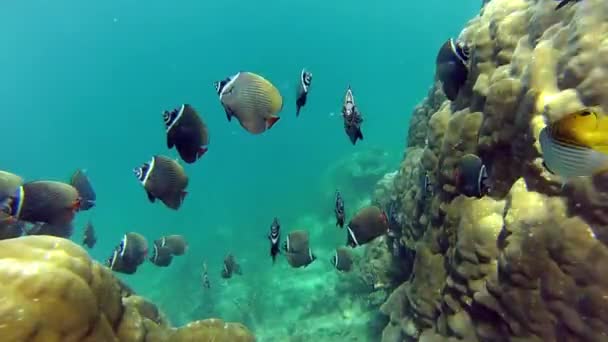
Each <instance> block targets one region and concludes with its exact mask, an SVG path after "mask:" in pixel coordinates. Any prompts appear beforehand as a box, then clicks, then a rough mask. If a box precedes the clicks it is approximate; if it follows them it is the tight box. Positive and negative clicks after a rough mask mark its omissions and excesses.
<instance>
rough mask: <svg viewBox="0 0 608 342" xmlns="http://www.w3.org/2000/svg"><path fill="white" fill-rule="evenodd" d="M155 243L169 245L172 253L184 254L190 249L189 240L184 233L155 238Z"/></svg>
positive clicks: (160, 245) (161, 245)
mask: <svg viewBox="0 0 608 342" xmlns="http://www.w3.org/2000/svg"><path fill="white" fill-rule="evenodd" d="M154 245H156V246H159V247H167V248H168V249H169V251H170V252H171V254H172V255H184V253H186V251H187V250H188V242H186V239H185V238H184V237H183V236H182V235H167V236H163V237H161V238H160V239H158V240H154Z"/></svg>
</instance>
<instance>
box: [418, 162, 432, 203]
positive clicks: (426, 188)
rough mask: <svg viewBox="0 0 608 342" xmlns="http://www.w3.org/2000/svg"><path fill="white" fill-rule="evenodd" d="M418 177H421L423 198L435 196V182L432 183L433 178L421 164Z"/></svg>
mask: <svg viewBox="0 0 608 342" xmlns="http://www.w3.org/2000/svg"><path fill="white" fill-rule="evenodd" d="M418 172H419V173H418V175H419V177H420V178H419V179H418V181H419V183H420V193H421V195H422V196H421V197H422V198H423V199H424V198H427V195H428V196H433V192H434V189H433V188H434V185H433V182H432V181H431V177H430V176H429V172H428V171H427V170H425V168H424V166H422V164H420V171H418Z"/></svg>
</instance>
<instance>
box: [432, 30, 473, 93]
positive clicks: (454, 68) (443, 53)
mask: <svg viewBox="0 0 608 342" xmlns="http://www.w3.org/2000/svg"><path fill="white" fill-rule="evenodd" d="M470 54H471V51H470V48H469V46H468V45H467V44H466V43H464V42H461V41H454V39H452V38H450V39H448V40H447V41H446V42H445V43H444V44H443V45H442V46H441V48H440V49H439V52H438V53H437V58H436V60H435V73H436V75H437V78H438V79H439V80H440V81H441V85H442V88H443V92H444V93H445V95H446V97H447V98H448V99H449V100H450V101H454V100H455V99H456V97H457V96H458V93H459V92H460V89H461V88H462V86H463V85H464V84H465V82H466V81H467V78H468V77H469V58H470Z"/></svg>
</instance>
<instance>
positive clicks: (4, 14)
mask: <svg viewBox="0 0 608 342" xmlns="http://www.w3.org/2000/svg"><path fill="white" fill-rule="evenodd" d="M480 5H481V4H480V2H479V1H462V2H455V1H450V2H448V1H445V0H428V1H421V2H404V1H396V0H393V1H382V2H371V1H365V2H364V1H344V0H339V1H331V2H329V1H320V0H311V1H278V0H277V1H266V2H265V1H261V2H252V1H243V0H230V1H214V2H208V1H174V2H168V1H158V0H152V1H145V2H144V1H132V0H127V1H116V0H108V1H103V2H84V1H73V0H66V1H61V2H56V1H55V2H51V1H41V0H38V1H20V2H17V1H6V2H5V3H4V4H3V5H2V6H1V7H2V10H1V11H0V19H1V20H0V32H2V33H0V44H1V45H2V47H3V52H2V53H1V54H0V74H1V75H2V79H3V82H1V83H0V94H1V95H0V106H1V108H2V111H3V114H2V124H1V127H2V137H3V141H4V151H3V153H1V154H0V167H1V168H3V169H9V170H11V171H12V172H15V173H17V174H19V175H21V176H22V177H24V178H25V179H28V180H34V179H55V180H67V179H68V177H69V175H70V174H71V173H72V172H73V171H74V170H75V169H77V168H84V169H86V170H87V171H88V174H89V176H90V178H91V180H92V182H93V184H94V185H95V188H96V191H97V195H98V201H97V206H96V207H95V208H94V209H93V210H91V211H88V212H85V213H82V214H80V215H78V216H77V221H76V227H77V230H76V232H75V234H74V236H73V239H74V240H75V241H80V239H81V236H82V229H81V227H82V226H83V225H84V223H85V222H86V221H87V220H88V219H91V220H92V221H93V223H94V225H95V229H96V232H97V236H98V243H97V245H96V246H95V247H94V249H92V250H91V251H90V253H91V255H92V256H93V257H94V258H95V259H97V260H99V261H103V260H105V259H106V258H107V257H108V256H109V255H110V253H111V251H112V249H113V248H114V246H115V245H116V243H117V242H118V241H119V240H120V239H121V237H122V235H123V234H124V233H125V232H128V231H137V232H139V233H141V234H143V235H145V236H146V237H147V238H148V240H149V241H151V240H153V239H155V238H157V237H159V236H161V235H164V234H182V235H184V236H185V237H186V238H187V240H188V243H189V250H188V252H187V253H186V255H185V256H183V257H178V258H175V259H174V260H173V263H172V265H171V267H168V268H157V267H154V266H153V265H151V264H150V263H145V264H143V265H142V267H140V269H139V270H138V272H137V273H136V274H134V275H131V276H127V275H118V276H119V277H120V278H122V279H123V280H125V281H126V282H127V283H128V284H129V285H130V286H132V287H133V288H134V289H135V291H136V292H137V293H138V294H140V295H142V296H144V297H146V298H150V299H151V300H152V301H153V302H155V303H156V304H158V305H159V307H160V308H161V309H162V310H163V311H164V312H165V313H166V314H167V315H168V318H169V320H170V321H171V322H172V323H174V324H178V325H179V324H184V323H186V322H188V321H191V320H194V319H202V318H207V317H219V318H222V319H225V320H233V321H240V322H243V323H244V324H245V325H247V327H249V328H250V329H252V331H253V332H254V333H255V334H256V337H257V338H258V340H259V341H275V340H276V341H285V338H284V337H282V336H292V337H294V336H298V335H301V336H304V337H303V338H318V340H319V341H324V340H327V341H331V340H335V339H336V338H338V336H341V338H344V335H332V334H342V333H343V332H344V331H347V330H348V334H350V335H349V336H350V337H351V338H352V339H353V340H357V341H367V340H369V341H374V340H377V336H376V338H374V336H373V335H370V333H369V331H368V325H369V322H370V320H372V319H373V317H372V314H371V313H370V314H369V315H366V314H365V313H363V311H364V309H363V307H364V305H363V304H361V305H359V304H357V303H356V301H357V298H358V297H357V296H356V295H354V294H351V293H349V292H348V291H347V289H348V287H344V286H339V285H337V284H339V283H340V282H348V281H349V279H348V278H347V277H346V276H343V275H340V274H337V273H336V272H335V270H334V269H333V268H332V267H331V265H330V264H329V258H330V257H331V255H332V253H333V250H334V248H335V247H336V246H338V245H343V244H344V241H345V234H344V230H339V229H337V228H336V227H335V224H334V221H333V213H332V210H333V195H334V192H335V190H336V189H338V188H339V189H340V190H341V191H343V192H344V194H345V200H346V202H347V212H348V211H350V212H351V213H352V211H354V210H356V209H357V208H358V207H360V206H362V205H363V203H365V202H366V201H368V200H369V197H370V196H371V192H372V190H373V186H374V185H375V183H376V181H378V180H379V179H380V178H381V176H383V175H384V174H385V173H386V172H389V171H391V170H395V169H397V168H398V167H399V163H400V161H401V160H402V157H403V155H402V153H403V148H404V145H405V138H406V133H407V126H408V122H409V121H410V117H409V115H410V113H411V109H412V108H413V106H414V105H415V104H416V103H417V102H418V101H419V99H420V98H422V97H424V96H425V94H426V93H427V91H428V88H429V86H430V85H431V84H432V81H433V77H434V67H435V65H434V63H435V56H436V53H437V49H438V47H440V46H441V45H442V43H443V42H444V41H445V40H446V39H447V38H448V37H450V36H457V35H458V33H459V31H460V29H461V27H462V26H463V24H464V23H465V22H466V21H467V20H468V19H470V18H471V17H473V16H474V15H475V14H476V13H477V12H478V11H479V8H480ZM303 67H306V68H307V69H309V70H310V71H311V72H312V73H313V75H314V80H313V84H312V86H311V94H310V96H309V102H308V104H307V106H306V107H305V108H304V109H303V110H302V113H301V115H300V117H299V118H296V117H295V86H296V84H297V81H298V76H299V72H300V70H301V69H302V68H303ZM241 70H247V71H253V72H256V73H259V74H261V75H263V76H265V77H266V78H268V79H269V80H271V81H272V82H273V83H274V84H275V85H276V86H277V87H278V88H279V90H280V91H281V93H282V94H283V96H284V108H283V111H282V113H281V117H282V119H281V120H280V121H279V122H278V123H277V125H276V126H275V127H274V128H273V129H272V130H270V131H268V132H266V133H264V134H262V135H257V136H256V135H251V134H249V133H247V132H246V131H244V130H243V129H241V127H240V126H239V125H238V123H237V122H235V121H234V120H233V122H227V120H226V117H225V114H224V112H223V109H222V108H221V106H220V104H219V103H218V99H217V94H216V92H215V89H214V87H213V81H216V80H219V79H223V78H225V77H227V76H229V75H232V74H234V73H236V72H238V71H241ZM349 85H350V86H352V88H353V92H354V95H355V96H356V98H357V101H358V103H357V104H358V106H359V108H360V110H361V111H362V113H363V116H364V119H365V123H364V135H365V140H363V141H362V142H359V143H358V144H357V145H356V146H353V145H351V143H350V142H349V141H348V139H347V137H346V136H345V135H344V132H343V128H342V121H341V120H340V116H339V111H340V106H341V100H342V97H343V95H344V91H345V89H346V88H347V87H348V86H349ZM181 103H190V104H192V105H193V106H195V107H196V108H197V109H198V110H199V112H200V114H201V115H202V117H203V119H204V120H205V121H206V123H207V125H208V127H209V132H210V145H209V152H208V153H207V154H205V156H204V157H203V158H202V159H201V160H200V161H199V162H197V163H196V164H193V165H186V166H185V168H186V170H187V172H188V174H189V176H190V184H189V187H188V192H189V194H188V196H187V198H186V200H185V202H184V205H183V206H182V207H181V208H180V210H179V211H172V210H170V209H168V208H166V207H164V206H162V205H161V204H158V203H156V204H151V203H149V202H148V199H147V198H146V196H145V193H144V191H143V189H142V188H141V185H140V184H139V183H138V182H137V179H136V178H135V177H134V176H133V174H132V171H131V170H132V169H133V168H134V167H137V166H139V165H140V164H141V163H143V162H145V161H148V160H149V159H150V157H151V156H152V155H153V154H165V155H168V156H171V157H174V158H177V153H176V152H175V151H174V150H171V151H169V150H167V148H166V143H165V137H164V126H163V122H162V115H161V114H162V111H163V110H167V109H171V108H174V107H175V106H178V105H179V104H181ZM361 164H365V165H363V166H362V165H361ZM367 164H371V165H367ZM361 167H364V168H365V167H369V168H370V169H371V170H372V171H371V173H372V176H370V178H369V179H367V180H366V181H364V182H362V183H353V182H351V179H354V178H356V177H349V176H345V175H349V174H352V173H353V172H356V171H352V170H353V168H361ZM373 175H377V178H374V177H373ZM275 216H277V217H279V219H280V220H281V224H282V228H283V232H284V233H283V234H284V235H285V234H286V233H287V232H288V231H290V230H293V229H297V228H305V229H308V230H309V231H310V232H311V244H312V247H313V250H314V251H315V253H316V254H317V256H318V257H319V260H318V261H317V262H315V263H313V264H311V265H310V266H309V267H307V268H303V269H292V268H290V267H288V266H287V265H286V263H285V262H284V260H283V259H281V260H280V262H277V264H276V265H274V266H273V265H272V262H271V259H270V257H269V255H268V241H267V239H266V234H267V233H268V228H269V225H270V224H271V223H272V219H273V217H275ZM361 249H363V248H361ZM228 252H232V253H233V254H235V256H236V257H237V258H238V259H239V260H240V263H241V266H242V268H243V273H244V274H243V276H242V277H233V278H232V279H229V280H228V281H226V280H223V279H221V278H220V276H219V273H220V270H221V267H222V260H223V258H224V256H225V255H226V253H228ZM203 261H206V262H207V264H208V265H209V269H210V270H209V272H210V277H211V282H212V283H211V289H210V290H205V289H203V288H202V286H201V281H200V275H201V271H202V263H203ZM332 300H335V302H333V301H332ZM346 309H349V310H351V312H350V313H348V310H346ZM357 310H359V311H357ZM372 311H374V310H370V312H372ZM375 311H377V308H376V309H375ZM345 312H347V313H345ZM307 322H309V323H307ZM334 326H337V328H335V327H334ZM340 326H342V327H343V328H340ZM357 326H358V327H359V328H358V329H359V330H357V328H356V327H357ZM349 327H350V328H349ZM381 328H382V327H380V329H381Z"/></svg>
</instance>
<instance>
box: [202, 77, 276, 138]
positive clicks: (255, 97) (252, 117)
mask: <svg viewBox="0 0 608 342" xmlns="http://www.w3.org/2000/svg"><path fill="white" fill-rule="evenodd" d="M214 85H215V89H216V91H217V94H218V95H219V98H220V102H221V104H222V106H223V107H224V110H225V111H226V118H227V119H228V121H231V119H232V117H236V118H237V119H238V120H239V123H240V124H241V126H242V127H243V128H244V129H245V130H247V131H248V132H249V133H252V134H260V133H262V132H264V131H266V130H269V129H270V128H272V127H273V126H274V125H275V124H276V123H277V121H279V118H280V117H279V112H280V111H281V110H282V109H283V97H282V96H281V93H280V92H279V90H278V89H277V88H276V87H275V86H274V85H273V84H272V83H270V82H269V81H268V80H266V79H265V78H264V77H262V76H260V75H257V74H254V73H251V72H244V71H243V72H239V73H237V74H236V75H233V76H231V77H228V78H226V79H224V80H222V81H216V82H214Z"/></svg>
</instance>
